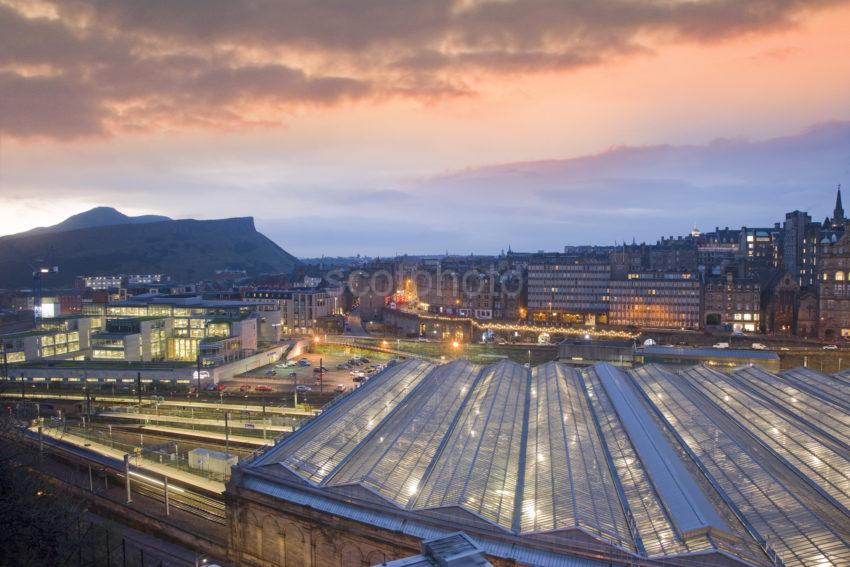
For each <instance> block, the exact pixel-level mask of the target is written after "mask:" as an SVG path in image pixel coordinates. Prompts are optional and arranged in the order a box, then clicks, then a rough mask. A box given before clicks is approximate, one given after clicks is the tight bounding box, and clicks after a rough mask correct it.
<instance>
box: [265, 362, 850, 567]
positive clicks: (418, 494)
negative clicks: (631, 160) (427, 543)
mask: <svg viewBox="0 0 850 567" xmlns="http://www.w3.org/2000/svg"><path fill="white" fill-rule="evenodd" d="M841 394H843V399H844V400H848V399H850V384H845V383H844V382H842V381H841V380H839V379H836V378H833V377H828V376H825V375H822V374H818V373H812V372H811V371H808V370H804V371H788V372H784V373H782V375H779V376H777V375H775V374H770V373H768V372H765V371H762V370H760V369H758V368H742V369H739V370H737V371H735V372H733V373H731V374H722V373H720V372H717V371H715V370H712V369H710V368H708V367H702V366H699V367H694V368H689V369H685V370H681V371H679V372H673V371H671V370H669V369H666V368H664V367H659V366H655V365H648V366H644V367H641V368H637V369H633V370H624V369H620V368H616V367H613V366H610V365H605V364H598V365H595V366H591V367H588V368H583V369H579V368H575V367H572V366H569V365H565V364H559V363H554V362H552V363H548V364H544V365H542V366H539V367H536V368H534V369H532V370H529V369H527V368H525V367H523V366H521V365H519V364H516V363H513V362H509V361H504V362H500V363H498V364H494V365H490V366H477V365H474V364H471V363H469V362H467V361H463V360H458V361H454V362H451V363H448V364H444V365H433V364H430V363H427V362H423V361H417V360H408V361H405V362H403V363H400V364H397V365H395V366H393V367H391V368H388V369H387V370H385V371H383V372H382V373H380V374H378V375H377V376H375V377H374V378H372V379H371V380H370V381H369V382H368V383H366V384H365V385H364V386H362V387H360V388H358V389H357V390H355V391H354V392H352V393H350V394H347V395H345V396H343V397H342V398H340V399H339V400H338V401H336V402H334V403H333V404H332V405H331V406H330V407H328V408H326V409H325V411H324V412H323V413H322V414H321V415H320V416H319V417H317V418H315V419H314V420H313V421H311V422H310V423H308V424H307V425H306V426H304V427H303V428H301V429H300V430H299V431H297V432H296V433H294V434H293V435H291V436H290V437H288V438H287V439H285V440H284V441H283V442H281V443H279V444H278V445H276V446H275V447H273V448H271V449H269V450H268V451H267V452H266V453H264V454H263V455H262V456H260V457H259V458H257V459H255V460H254V461H252V462H251V463H250V465H248V467H251V468H262V470H263V471H264V472H266V473H271V474H275V472H278V473H279V475H278V476H279V478H280V479H281V482H286V483H290V484H292V483H295V484H298V483H303V485H304V486H309V487H312V489H313V491H314V492H311V494H321V495H322V498H327V499H330V500H333V499H339V498H345V499H346V502H348V503H351V502H359V503H360V504H359V505H362V506H364V507H366V508H368V509H370V510H372V511H373V512H374V513H380V514H393V510H398V512H397V513H399V514H401V513H403V514H404V515H405V517H409V516H408V515H410V514H413V515H414V516H417V517H419V518H421V519H422V520H423V521H426V522H428V521H430V522H435V521H439V520H440V519H444V520H449V521H451V522H453V523H454V524H461V525H462V527H463V529H465V530H466V531H468V532H469V533H471V534H472V535H474V536H476V537H488V536H490V537H494V538H497V539H498V541H503V540H504V538H506V537H508V538H511V537H514V538H519V539H520V540H522V542H523V544H528V545H532V546H534V545H543V546H545V548H546V549H548V550H551V549H552V547H551V546H552V545H553V543H557V544H558V545H560V546H561V547H559V549H563V550H564V553H567V554H568V553H569V552H570V550H573V551H576V550H582V552H583V553H585V554H587V553H592V554H593V555H594V556H595V557H603V558H604V557H608V558H609V559H612V560H613V559H616V558H619V560H622V558H623V557H624V556H625V557H629V556H634V557H643V558H646V559H644V561H648V562H649V563H650V564H652V563H654V562H657V563H659V564H665V563H666V562H667V560H670V561H674V562H676V563H677V564H689V563H688V562H689V561H692V562H693V563H692V564H694V565H729V564H730V563H736V562H737V563H739V564H746V565H772V564H782V565H786V566H792V565H800V566H808V565H817V566H819V567H826V566H829V565H835V566H838V565H850V412H848V411H847V410H846V408H845V407H844V405H843V404H842V403H836V402H835V401H834V400H835V396H836V395H841ZM316 490H317V491H318V492H317V493H316V492H315V491H316ZM352 496H356V498H355V500H351V498H352ZM674 558H675V560H674Z"/></svg>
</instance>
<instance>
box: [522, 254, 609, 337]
mask: <svg viewBox="0 0 850 567" xmlns="http://www.w3.org/2000/svg"><path fill="white" fill-rule="evenodd" d="M610 279H611V264H610V262H609V261H608V260H607V259H606V260H598V259H576V258H571V257H568V256H562V255H552V256H541V257H537V258H534V259H532V260H531V261H529V264H528V298H527V305H526V307H527V309H528V312H527V317H528V319H530V320H532V321H540V322H543V321H545V322H549V323H573V324H584V325H595V324H597V323H601V324H604V323H607V322H608V283H609V281H610Z"/></svg>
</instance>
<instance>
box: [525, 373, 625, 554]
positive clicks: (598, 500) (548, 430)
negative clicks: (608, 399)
mask: <svg viewBox="0 0 850 567" xmlns="http://www.w3.org/2000/svg"><path fill="white" fill-rule="evenodd" d="M530 396H531V397H530V400H531V401H530V406H529V429H528V445H527V450H526V457H525V462H526V472H525V474H526V477H525V489H524V492H523V504H522V512H521V513H522V520H521V526H522V531H546V530H554V529H563V528H567V527H572V526H573V525H575V526H580V527H583V528H585V529H588V530H589V531H591V532H593V533H596V534H598V535H600V536H601V537H602V538H603V539H605V540H608V541H610V542H611V543H613V544H614V545H618V546H621V547H626V548H629V549H634V542H633V541H632V538H631V534H630V532H629V528H628V523H627V522H626V518H625V515H624V513H623V508H622V504H621V503H620V500H619V496H618V494H617V489H616V486H615V485H614V481H613V479H612V477H611V471H610V470H609V467H608V462H607V459H606V456H605V454H604V449H603V447H602V442H601V439H600V438H599V435H598V433H597V430H596V425H595V422H594V420H593V415H592V413H591V411H590V408H589V407H588V405H587V401H586V398H585V393H584V390H583V388H582V386H581V384H580V382H579V380H578V378H577V376H576V374H575V372H574V371H573V370H571V369H566V368H565V367H564V366H561V365H557V364H555V363H550V364H546V365H544V366H540V367H538V368H536V369H535V372H534V374H533V377H532V388H531V391H530Z"/></svg>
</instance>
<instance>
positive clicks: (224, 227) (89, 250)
mask: <svg viewBox="0 0 850 567" xmlns="http://www.w3.org/2000/svg"><path fill="white" fill-rule="evenodd" d="M116 212H117V211H116ZM119 214H120V213H119ZM72 218H74V217H72ZM137 218H138V217H137ZM69 220H71V219H69ZM66 222H67V221H66ZM60 224H65V223H60ZM57 226H60V225H57ZM35 258H43V259H44V261H45V262H48V263H50V264H51V265H57V266H59V273H57V274H50V275H49V276H47V277H46V278H45V281H44V286H45V287H46V288H48V287H59V286H70V285H71V284H72V283H73V281H74V277H75V276H77V275H98V274H122V273H123V274H134V273H151V272H155V273H165V274H169V275H171V276H172V278H174V279H175V280H180V281H194V280H197V279H202V278H206V277H209V276H211V275H213V274H214V273H215V271H216V270H219V269H224V268H230V269H238V270H245V271H246V272H247V273H248V274H249V275H257V274H262V273H290V272H292V270H293V269H294V267H295V266H296V265H298V263H299V262H298V260H297V259H296V258H295V257H294V256H292V255H291V254H289V253H288V252H286V251H285V250H283V249H282V248H280V247H279V246H278V245H277V244H275V243H274V242H272V241H271V240H269V239H268V238H266V237H265V236H264V235H262V234H261V233H259V232H257V230H256V228H255V227H254V219H253V218H251V217H245V218H233V219H223V220H208V221H198V220H165V221H160V222H144V223H141V224H139V223H137V221H133V222H132V223H130V224H117V225H116V224H112V225H109V226H95V227H91V228H80V229H76V230H62V231H61V232H52V231H51V232H42V233H33V232H32V231H30V232H26V233H20V234H15V235H11V236H5V237H2V238H0V288H19V287H29V286H30V285H31V284H32V270H31V269H30V267H29V262H31V261H32V260H33V259H35Z"/></svg>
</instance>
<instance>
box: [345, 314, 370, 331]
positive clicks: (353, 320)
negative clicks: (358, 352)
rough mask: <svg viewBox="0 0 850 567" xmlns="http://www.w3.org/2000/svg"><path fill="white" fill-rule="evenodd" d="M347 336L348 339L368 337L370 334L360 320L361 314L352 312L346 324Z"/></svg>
mask: <svg viewBox="0 0 850 567" xmlns="http://www.w3.org/2000/svg"><path fill="white" fill-rule="evenodd" d="M344 335H345V336H347V337H368V336H369V333H367V332H366V329H364V328H363V321H362V320H361V319H360V313H358V312H357V311H352V312H351V313H349V314H348V321H347V322H346V329H345V333H344Z"/></svg>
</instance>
